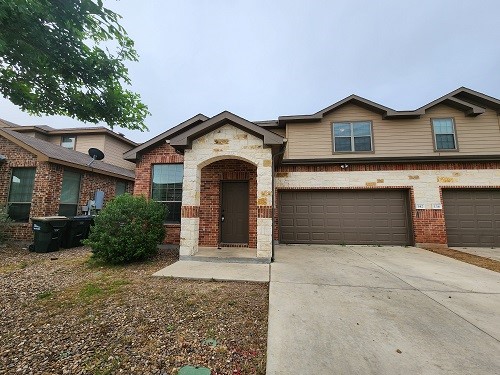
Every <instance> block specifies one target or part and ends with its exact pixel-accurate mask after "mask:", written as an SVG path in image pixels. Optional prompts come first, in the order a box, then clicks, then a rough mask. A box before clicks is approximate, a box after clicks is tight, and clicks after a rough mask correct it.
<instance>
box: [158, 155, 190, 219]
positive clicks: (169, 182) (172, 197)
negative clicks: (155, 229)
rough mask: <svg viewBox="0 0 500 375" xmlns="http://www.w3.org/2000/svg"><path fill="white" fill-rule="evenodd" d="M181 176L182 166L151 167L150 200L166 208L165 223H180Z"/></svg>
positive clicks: (161, 165) (163, 165)
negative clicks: (160, 203)
mask: <svg viewBox="0 0 500 375" xmlns="http://www.w3.org/2000/svg"><path fill="white" fill-rule="evenodd" d="M183 176H184V166H183V165H182V164H155V165H153V182H152V184H151V198H152V199H154V200H155V201H158V202H162V203H163V204H164V205H165V206H167V209H168V213H167V217H166V218H165V221H166V222H171V223H180V222H181V205H182V178H183Z"/></svg>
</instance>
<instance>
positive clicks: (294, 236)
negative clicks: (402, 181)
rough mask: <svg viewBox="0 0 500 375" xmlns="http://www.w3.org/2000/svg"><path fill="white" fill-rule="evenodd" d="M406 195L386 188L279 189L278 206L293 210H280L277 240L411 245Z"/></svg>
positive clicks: (288, 241)
mask: <svg viewBox="0 0 500 375" xmlns="http://www.w3.org/2000/svg"><path fill="white" fill-rule="evenodd" d="M407 197H408V193H407V191H403V190H389V189H388V190H378V189H377V190H325V191H322V190H318V191H315V190H307V191H300V190H299V191H293V192H286V191H285V192H281V193H280V199H279V202H280V205H283V206H287V207H288V206H292V207H294V209H293V210H290V209H287V210H281V209H280V233H281V234H280V240H281V241H282V242H285V243H334V244H335V243H336V244H340V243H346V244H348V243H349V244H395V245H406V244H410V243H411V241H410V235H409V233H408V226H409V220H408V213H407V210H406V207H408V205H407ZM320 203H321V204H320ZM291 222H293V223H294V226H293V227H291V226H289V224H290V223H291ZM299 224H300V225H299ZM307 226H309V227H307Z"/></svg>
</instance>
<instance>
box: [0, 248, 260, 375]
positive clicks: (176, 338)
mask: <svg viewBox="0 0 500 375" xmlns="http://www.w3.org/2000/svg"><path fill="white" fill-rule="evenodd" d="M90 254H91V253H90V251H89V249H88V248H85V247H79V248H74V249H67V250H62V251H58V252H54V253H47V254H37V253H30V252H28V250H26V249H22V248H21V246H20V245H19V244H9V245H7V246H4V247H0V374H13V373H18V374H115V373H122V374H177V372H178V370H179V368H180V367H182V366H185V365H191V366H204V367H208V368H210V369H211V370H212V374H213V375H214V374H265V363H266V340H267V314H268V285H267V284H256V283H241V282H215V281H214V282H210V281H206V282H202V281H188V280H179V279H172V278H158V277H152V276H151V274H152V273H153V272H155V271H157V270H159V269H161V268H163V267H164V266H166V265H167V264H170V263H173V262H175V261H176V260H177V258H178V254H176V252H175V251H168V250H165V251H162V252H161V253H160V254H158V255H157V256H156V257H155V258H154V259H153V260H151V261H149V262H146V263H137V264H132V265H129V266H113V267H110V266H102V265H100V264H96V263H95V262H93V261H91V260H90V261H89V258H90Z"/></svg>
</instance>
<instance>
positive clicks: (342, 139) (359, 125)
mask: <svg viewBox="0 0 500 375" xmlns="http://www.w3.org/2000/svg"><path fill="white" fill-rule="evenodd" d="M366 151H372V124H371V122H370V121H354V122H335V123H334V124H333V152H366Z"/></svg>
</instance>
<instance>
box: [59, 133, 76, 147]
mask: <svg viewBox="0 0 500 375" xmlns="http://www.w3.org/2000/svg"><path fill="white" fill-rule="evenodd" d="M75 144H76V137H75V136H69V135H63V136H62V137H61V146H62V147H64V148H69V149H70V150H74V149H75Z"/></svg>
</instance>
